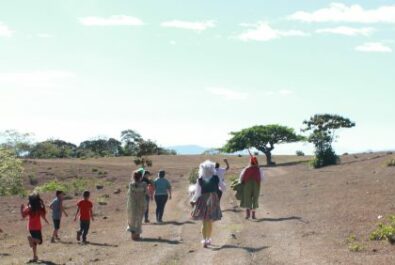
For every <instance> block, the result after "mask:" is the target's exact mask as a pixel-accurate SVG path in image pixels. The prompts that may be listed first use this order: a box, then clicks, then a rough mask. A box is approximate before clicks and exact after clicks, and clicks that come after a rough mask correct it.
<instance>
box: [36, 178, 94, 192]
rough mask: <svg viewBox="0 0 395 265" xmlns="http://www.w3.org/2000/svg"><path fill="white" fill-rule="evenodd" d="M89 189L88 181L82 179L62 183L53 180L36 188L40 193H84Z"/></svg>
mask: <svg viewBox="0 0 395 265" xmlns="http://www.w3.org/2000/svg"><path fill="white" fill-rule="evenodd" d="M87 187H88V181H87V180H85V179H82V178H78V179H75V180H73V181H71V182H68V183H67V182H60V181H58V180H51V181H49V182H47V183H44V184H43V185H41V186H38V187H36V189H35V190H36V191H38V192H55V191H57V190H61V191H63V192H65V193H67V192H74V193H82V192H83V191H85V190H86V189H87Z"/></svg>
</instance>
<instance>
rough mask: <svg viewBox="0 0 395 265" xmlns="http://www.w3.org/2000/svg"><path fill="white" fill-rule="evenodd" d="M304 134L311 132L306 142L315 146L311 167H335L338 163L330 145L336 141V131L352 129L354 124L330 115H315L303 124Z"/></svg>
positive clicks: (348, 120)
mask: <svg viewBox="0 0 395 265" xmlns="http://www.w3.org/2000/svg"><path fill="white" fill-rule="evenodd" d="M303 124H304V125H305V128H303V129H302V131H304V132H311V134H310V136H309V137H308V141H309V142H310V143H313V144H314V146H315V159H314V161H313V166H314V167H315V168H320V167H324V166H328V165H335V164H337V162H338V161H339V158H338V156H337V155H336V153H335V151H334V150H333V147H332V143H333V142H334V141H335V140H336V137H337V136H336V131H337V130H339V129H342V128H352V127H354V126H355V123H354V122H352V121H350V119H348V118H344V117H342V116H339V115H332V114H316V115H314V116H313V117H311V118H310V119H309V120H306V121H304V122H303Z"/></svg>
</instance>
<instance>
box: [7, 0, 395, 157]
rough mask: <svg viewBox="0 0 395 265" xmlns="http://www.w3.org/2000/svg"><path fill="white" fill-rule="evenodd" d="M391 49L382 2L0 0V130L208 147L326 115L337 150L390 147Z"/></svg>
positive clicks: (392, 30) (392, 10) (394, 42)
mask: <svg viewBox="0 0 395 265" xmlns="http://www.w3.org/2000/svg"><path fill="white" fill-rule="evenodd" d="M394 49H395V1H384V0H380V1H358V2H356V1H342V2H337V3H332V2H331V1H211V0H210V1H208V0H206V1H138V2H137V1H130V0H124V1H116V0H113V1H94V0H89V1H77V0H75V1H71V0H70V1H54V0H46V1H43V0H40V1H18V0H13V1H5V0H0V62H1V63H0V96H1V104H0V130H5V129H10V128H14V129H17V130H19V131H23V132H33V133H34V134H35V136H36V139H37V140H43V139H46V138H49V137H54V138H61V139H65V140H68V141H72V142H75V143H79V142H80V141H81V140H84V139H87V138H92V137H95V136H107V137H119V132H120V131H121V130H123V129H127V128H131V129H135V130H137V131H139V132H140V133H141V134H142V135H143V136H145V137H147V138H152V139H154V140H156V141H157V142H158V143H159V144H161V145H164V146H173V145H181V144H198V145H202V146H207V147H211V146H221V145H222V144H224V143H225V141H226V139H227V138H228V133H229V132H230V131H234V130H239V129H241V128H244V127H247V126H252V125H256V124H270V123H279V124H284V125H288V126H291V127H294V128H295V129H297V130H299V129H300V128H301V124H302V121H303V120H304V119H306V118H308V117H310V116H311V115H313V114H315V113H322V112H330V113H337V114H341V115H345V116H347V117H349V118H351V119H352V120H354V121H355V122H356V123H357V127H356V128H354V129H351V130H348V131H344V132H341V133H340V136H341V138H340V140H339V142H338V143H337V145H336V148H337V150H338V151H339V152H346V151H348V152H356V151H367V150H370V149H371V150H382V149H395V137H394V133H395V124H394V122H393V121H392V120H393V117H395V108H394V106H393V105H394V104H393V98H394V96H395V92H394V88H395V73H394V69H395V56H394V52H393V50H394ZM296 149H303V150H306V151H308V150H311V147H310V146H307V145H296V146H294V145H291V146H284V147H281V148H279V149H278V150H277V153H286V152H288V153H294V151H295V150H296Z"/></svg>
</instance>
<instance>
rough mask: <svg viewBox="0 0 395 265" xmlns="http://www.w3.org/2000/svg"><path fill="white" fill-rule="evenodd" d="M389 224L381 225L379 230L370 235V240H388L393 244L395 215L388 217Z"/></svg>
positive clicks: (378, 227)
mask: <svg viewBox="0 0 395 265" xmlns="http://www.w3.org/2000/svg"><path fill="white" fill-rule="evenodd" d="M388 219H389V222H388V223H386V224H384V223H380V224H379V225H378V226H377V229H376V230H374V231H373V232H372V233H371V234H370V237H369V238H370V240H378V241H380V240H388V241H389V242H391V243H392V244H393V243H394V237H395V215H391V216H389V217H388Z"/></svg>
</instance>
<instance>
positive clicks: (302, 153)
mask: <svg viewBox="0 0 395 265" xmlns="http://www.w3.org/2000/svg"><path fill="white" fill-rule="evenodd" d="M296 155H297V156H305V154H304V152H303V151H300V150H298V151H296Z"/></svg>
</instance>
